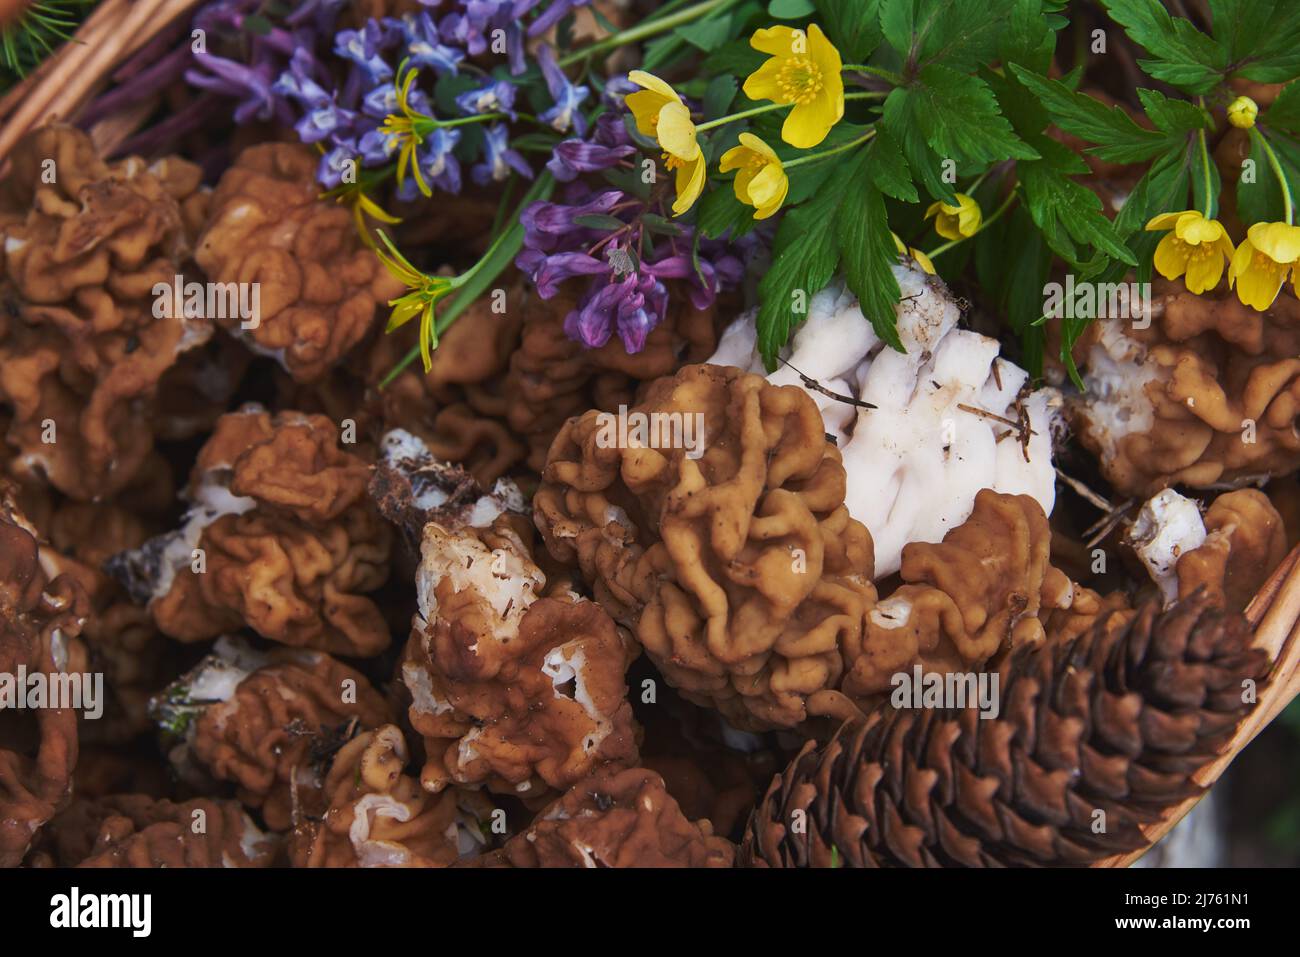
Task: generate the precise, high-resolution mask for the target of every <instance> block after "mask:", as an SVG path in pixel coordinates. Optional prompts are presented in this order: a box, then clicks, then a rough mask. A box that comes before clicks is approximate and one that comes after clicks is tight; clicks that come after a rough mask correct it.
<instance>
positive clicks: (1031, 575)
mask: <svg viewBox="0 0 1300 957" xmlns="http://www.w3.org/2000/svg"><path fill="white" fill-rule="evenodd" d="M1050 548H1051V529H1050V527H1049V526H1048V523H1047V516H1046V515H1045V514H1043V510H1042V507H1041V506H1040V505H1039V504H1038V502H1036V501H1035V500H1034V499H1033V498H1031V497H1030V496H1028V495H1004V494H1001V493H998V492H994V491H992V490H990V489H984V490H983V491H981V492H980V493H978V494H977V495H976V496H975V507H974V510H973V511H972V512H971V516H970V518H968V519H967V520H966V521H965V522H963V523H962V524H961V525H959V526H957V527H956V528H954V529H953V530H952V531H950V532H949V533H948V534H947V535H945V536H944V538H943V541H942V542H937V543H929V542H913V543H912V544H910V545H907V546H905V547H904V549H903V564H902V569H901V571H900V576H901V578H902V580H903V584H902V585H900V586H899V587H898V588H896V589H895V590H894V591H893V592H892V593H890V594H889V595H888V596H887V597H882V599H881V601H880V602H879V603H878V604H877V605H876V606H875V607H874V608H872V609H871V611H870V612H869V613H868V614H867V629H866V635H865V638H864V641H863V645H862V648H861V650H860V651H859V652H856V653H855V654H852V655H850V656H849V657H848V659H847V661H846V667H847V669H848V670H847V674H846V675H845V678H844V682H843V685H842V690H843V691H844V692H845V693H846V694H848V695H849V696H850V697H853V698H870V697H871V696H873V695H878V694H881V693H883V692H886V691H888V690H889V688H890V682H891V678H892V677H893V676H894V675H895V674H898V673H900V672H907V671H909V670H910V669H912V668H913V667H914V666H915V665H918V664H919V665H921V666H922V667H923V669H925V670H927V671H967V670H971V669H976V668H979V667H982V666H983V665H984V664H985V663H986V662H988V661H989V660H990V659H992V658H993V657H994V656H995V655H999V654H1002V653H1004V652H1007V651H1010V650H1011V649H1013V648H1015V647H1018V646H1020V645H1023V644H1034V643H1038V642H1041V641H1042V640H1044V638H1045V637H1046V628H1045V621H1046V622H1049V623H1050V624H1051V627H1052V628H1053V630H1054V631H1057V632H1064V631H1068V630H1071V629H1078V628H1082V627H1086V625H1087V623H1088V622H1090V621H1091V619H1092V618H1094V617H1095V616H1096V615H1097V614H1098V613H1099V612H1100V611H1101V609H1102V602H1101V600H1100V599H1099V597H1098V596H1097V595H1096V594H1095V593H1093V592H1091V591H1089V590H1087V589H1084V588H1080V587H1079V586H1077V585H1075V584H1074V583H1072V582H1071V581H1070V580H1069V578H1068V577H1067V576H1066V575H1065V574H1064V573H1063V572H1061V571H1060V570H1059V569H1057V568H1055V567H1053V566H1052V564H1051V561H1050V555H1049V552H1050Z"/></svg>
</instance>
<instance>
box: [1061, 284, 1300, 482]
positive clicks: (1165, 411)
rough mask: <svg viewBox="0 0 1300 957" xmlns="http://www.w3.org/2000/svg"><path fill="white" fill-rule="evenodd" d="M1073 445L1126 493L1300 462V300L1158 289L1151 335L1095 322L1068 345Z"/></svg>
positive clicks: (1245, 476) (1229, 478)
mask: <svg viewBox="0 0 1300 957" xmlns="http://www.w3.org/2000/svg"><path fill="white" fill-rule="evenodd" d="M1076 355H1077V356H1078V357H1079V358H1080V359H1081V360H1082V363H1083V364H1084V366H1085V369H1084V376H1083V381H1084V385H1085V386H1086V392H1085V393H1084V394H1083V395H1082V396H1081V397H1079V398H1078V399H1076V400H1074V401H1073V402H1072V403H1071V405H1070V414H1071V417H1072V420H1073V422H1074V426H1075V428H1076V430H1077V432H1078V434H1079V438H1080V440H1081V441H1082V442H1083V444H1084V445H1085V446H1087V447H1088V448H1089V449H1091V450H1092V451H1093V452H1095V453H1096V454H1097V455H1098V457H1099V458H1100V461H1101V469H1102V473H1103V474H1104V475H1105V476H1106V478H1107V479H1108V480H1109V481H1110V483H1111V484H1112V485H1113V486H1115V488H1116V489H1118V490H1119V491H1120V492H1122V493H1123V494H1126V495H1148V494H1151V493H1153V492H1156V491H1158V490H1159V489H1161V488H1164V487H1166V486H1170V485H1175V484H1183V485H1189V486H1192V487H1194V488H1208V487H1211V486H1215V487H1221V486H1223V485H1241V484H1245V483H1247V482H1251V481H1257V480H1259V479H1262V478H1264V477H1267V476H1270V475H1282V474H1285V473H1287V472H1291V471H1294V470H1295V469H1296V468H1297V467H1300V431H1297V427H1296V426H1297V422H1298V421H1300V302H1298V301H1297V300H1296V299H1295V298H1294V297H1293V296H1290V295H1288V294H1285V293H1284V294H1283V295H1281V296H1279V297H1278V298H1277V301H1276V302H1274V303H1273V305H1272V307H1271V308H1270V309H1269V310H1268V311H1267V312H1264V313H1259V312H1256V311H1255V310H1254V309H1252V308H1250V307H1249V306H1246V305H1243V304H1242V303H1241V302H1239V301H1238V300H1237V298H1236V296H1235V294H1234V293H1232V292H1231V291H1229V290H1228V289H1227V288H1226V287H1224V286H1221V287H1220V288H1219V289H1217V290H1215V291H1212V292H1207V293H1205V294H1204V295H1200V296H1194V295H1192V294H1191V293H1189V292H1188V291H1187V290H1186V289H1185V288H1183V287H1182V285H1181V283H1180V284H1173V283H1169V282H1163V281H1162V282H1157V283H1156V286H1155V293H1154V295H1153V300H1152V316H1151V322H1150V325H1149V327H1148V328H1145V329H1139V328H1136V327H1135V325H1134V324H1132V323H1126V322H1121V321H1120V320H1107V321H1101V322H1096V323H1094V324H1093V325H1092V326H1091V327H1090V328H1089V330H1088V332H1087V333H1086V334H1085V336H1084V338H1083V339H1082V340H1081V344H1080V346H1078V347H1076Z"/></svg>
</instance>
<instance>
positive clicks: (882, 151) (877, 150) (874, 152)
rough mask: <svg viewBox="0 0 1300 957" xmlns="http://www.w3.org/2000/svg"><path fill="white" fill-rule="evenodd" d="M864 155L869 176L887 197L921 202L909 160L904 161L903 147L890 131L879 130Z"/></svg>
mask: <svg viewBox="0 0 1300 957" xmlns="http://www.w3.org/2000/svg"><path fill="white" fill-rule="evenodd" d="M863 154H864V155H865V157H866V164H867V175H868V176H870V177H871V181H872V182H873V183H875V185H876V188H877V189H879V190H880V191H881V192H882V193H884V194H885V195H886V196H892V197H893V198H894V199H897V200H901V201H902V202H904V203H915V202H918V201H919V200H920V196H919V195H917V192H916V187H915V186H914V185H912V174H911V171H910V170H909V169H908V167H907V160H905V159H903V150H902V147H900V146H899V145H898V141H897V140H895V139H894V137H893V136H891V135H890V134H889V131H888V130H885V129H881V130H878V131H877V132H876V135H875V136H874V137H872V139H871V141H870V142H868V143H867V145H866V148H865V149H864V150H863Z"/></svg>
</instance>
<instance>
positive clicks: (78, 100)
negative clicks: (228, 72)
mask: <svg viewBox="0 0 1300 957" xmlns="http://www.w3.org/2000/svg"><path fill="white" fill-rule="evenodd" d="M198 3H199V0H103V2H102V3H100V4H99V6H97V7H96V8H95V10H94V11H93V12H92V13H91V15H90V16H89V17H88V18H87V19H86V21H85V22H84V23H83V24H82V25H81V27H80V29H78V31H77V33H76V36H75V37H74V38H73V39H72V40H71V41H69V42H68V43H66V44H64V45H63V47H62V48H60V49H59V50H58V52H57V53H55V55H54V56H52V57H50V58H49V59H47V60H46V61H45V62H44V63H43V64H42V65H41V67H40V68H39V69H38V70H37V71H36V72H35V73H33V74H32V75H31V76H29V77H27V78H26V79H25V80H24V81H23V82H22V83H20V84H18V85H17V86H15V87H14V88H13V89H11V90H10V91H9V92H8V93H7V94H6V95H5V96H4V97H3V98H0V166H3V164H4V163H5V161H6V159H7V157H8V154H9V151H10V150H11V149H12V148H13V146H14V144H15V143H16V142H17V141H18V140H19V138H21V137H22V135H23V134H24V133H26V132H27V131H28V130H30V129H33V128H35V127H37V126H41V125H43V124H45V123H48V122H53V121H67V122H75V121H82V120H87V121H89V122H88V124H87V125H88V127H89V130H90V134H91V137H92V139H93V140H94V142H95V144H96V146H97V147H98V148H99V149H100V150H101V151H103V152H111V151H112V149H113V147H115V146H116V145H117V144H118V143H121V142H123V141H124V140H126V139H127V138H128V137H130V135H131V134H132V133H133V132H135V131H136V130H137V129H138V128H139V127H140V126H141V125H142V124H143V123H144V122H146V120H147V119H148V118H149V116H150V114H152V113H153V112H154V110H155V109H156V108H157V106H158V103H159V99H153V100H150V101H147V102H144V103H141V104H139V105H137V106H135V107H133V108H131V109H130V110H126V111H123V112H121V113H117V114H114V115H112V116H105V117H94V116H90V117H86V116H83V115H82V114H83V112H84V110H85V109H86V106H87V104H89V103H91V102H92V101H93V99H94V97H95V96H96V95H97V94H98V93H100V92H102V91H103V90H104V89H106V88H108V87H109V86H110V85H111V84H112V83H113V73H114V71H115V70H117V69H118V68H119V67H120V66H121V65H122V64H123V63H124V62H125V61H126V60H127V59H128V58H129V57H131V56H132V55H133V54H135V53H136V52H137V51H139V50H140V49H141V48H142V47H143V46H144V45H145V44H147V43H148V42H149V41H150V40H152V39H153V38H154V37H155V36H157V35H158V34H159V33H161V32H162V31H163V30H165V29H167V28H168V27H170V26H171V25H172V24H174V23H175V22H176V21H177V20H178V19H179V18H181V17H187V16H189V15H190V14H191V12H192V11H193V10H194V8H195V7H196V6H198ZM160 95H161V91H160ZM1246 615H1247V618H1248V619H1249V620H1250V623H1251V625H1252V626H1254V628H1255V644H1256V645H1257V646H1258V647H1261V648H1264V649H1266V650H1267V651H1268V653H1269V655H1270V657H1271V658H1272V659H1273V661H1274V666H1273V670H1272V672H1271V673H1270V675H1269V678H1268V680H1267V682H1266V683H1265V684H1264V685H1263V686H1262V687H1261V688H1260V689H1259V701H1258V704H1257V705H1256V707H1255V709H1254V710H1253V711H1252V712H1251V714H1250V716H1249V717H1248V718H1247V719H1246V720H1245V721H1244V722H1242V724H1241V726H1240V727H1239V728H1238V729H1237V732H1236V734H1235V735H1233V737H1232V738H1231V740H1230V741H1229V743H1228V745H1227V746H1226V747H1225V748H1224V750H1223V752H1222V754H1221V755H1220V756H1219V758H1218V759H1217V760H1215V761H1214V762H1212V763H1210V764H1208V765H1206V766H1205V767H1203V768H1201V770H1200V771H1199V772H1198V773H1197V774H1195V775H1194V779H1195V780H1196V782H1197V783H1198V784H1200V785H1202V786H1204V787H1206V788H1208V787H1209V786H1210V785H1211V784H1213V783H1214V782H1215V781H1217V780H1218V779H1219V776H1220V775H1222V774H1223V772H1224V770H1225V769H1226V768H1227V766H1228V765H1229V764H1230V763H1231V762H1232V759H1233V758H1234V757H1236V755H1237V754H1238V753H1239V752H1240V751H1241V750H1242V749H1243V748H1245V747H1246V745H1247V744H1249V743H1250V742H1251V741H1252V740H1253V739H1254V737H1255V735H1257V734H1258V733H1259V732H1260V731H1261V730H1263V728H1264V727H1265V726H1267V725H1268V723H1269V722H1270V721H1272V720H1273V719H1274V718H1275V717H1277V715H1278V714H1279V713H1280V712H1281V711H1282V710H1283V709H1284V708H1285V707H1286V706H1287V705H1288V704H1290V702H1291V701H1292V699H1294V698H1295V697H1296V695H1297V694H1300V547H1297V548H1296V550H1294V551H1292V552H1291V554H1289V555H1288V556H1287V557H1286V559H1285V560H1284V561H1283V562H1282V564H1281V565H1280V566H1279V567H1278V568H1277V569H1276V570H1275V571H1274V573H1273V575H1272V576H1271V577H1270V578H1269V580H1268V582H1267V583H1266V584H1265V585H1264V587H1263V588H1262V589H1260V592H1259V594H1258V595H1256V596H1255V599H1254V601H1252V602H1251V604H1250V607H1249V608H1248V609H1247V612H1246ZM1198 800H1199V797H1197V798H1192V799H1190V800H1188V801H1186V802H1184V803H1183V804H1181V805H1179V806H1178V807H1176V808H1175V809H1174V810H1173V811H1172V812H1171V813H1170V814H1169V815H1168V816H1167V817H1166V818H1165V819H1163V820H1161V821H1159V822H1157V823H1154V824H1151V825H1148V826H1147V827H1146V828H1144V831H1145V833H1146V835H1147V837H1148V839H1149V843H1148V845H1147V848H1143V849H1142V850H1139V851H1135V852H1133V853H1130V854H1125V855H1121V856H1117V857H1112V858H1108V859H1106V860H1104V861H1101V862H1099V863H1098V864H1097V865H1095V866H1098V867H1125V866H1128V865H1129V864H1131V863H1133V861H1135V860H1137V859H1138V858H1139V857H1141V856H1142V855H1143V854H1144V853H1145V852H1146V850H1147V849H1148V848H1149V847H1150V846H1151V844H1154V843H1155V842H1156V841H1158V840H1159V839H1160V838H1162V837H1163V836H1164V835H1165V834H1167V833H1168V832H1169V830H1170V829H1171V828H1172V827H1173V826H1174V825H1175V824H1176V823H1177V822H1178V821H1179V820H1180V819H1181V818H1182V817H1183V816H1184V815H1185V814H1186V813H1187V812H1188V811H1190V810H1191V809H1192V807H1193V806H1195V804H1196V802H1197V801H1198Z"/></svg>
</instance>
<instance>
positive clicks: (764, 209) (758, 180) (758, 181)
mask: <svg viewBox="0 0 1300 957" xmlns="http://www.w3.org/2000/svg"><path fill="white" fill-rule="evenodd" d="M789 189H790V180H789V178H788V177H787V176H786V175H785V172H784V171H783V170H782V169H781V167H780V166H778V165H774V164H772V165H767V166H764V167H763V168H762V169H761V170H760V171H759V172H758V173H757V174H756V175H755V176H754V178H753V179H751V180H750V182H749V202H750V205H751V206H753V207H754V209H755V210H756V212H755V213H754V218H755V219H767V217H769V216H771V215H772V214H773V213H775V212H776V211H777V210H778V209H780V208H781V204H782V203H783V202H785V197H786V193H787V192H789Z"/></svg>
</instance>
